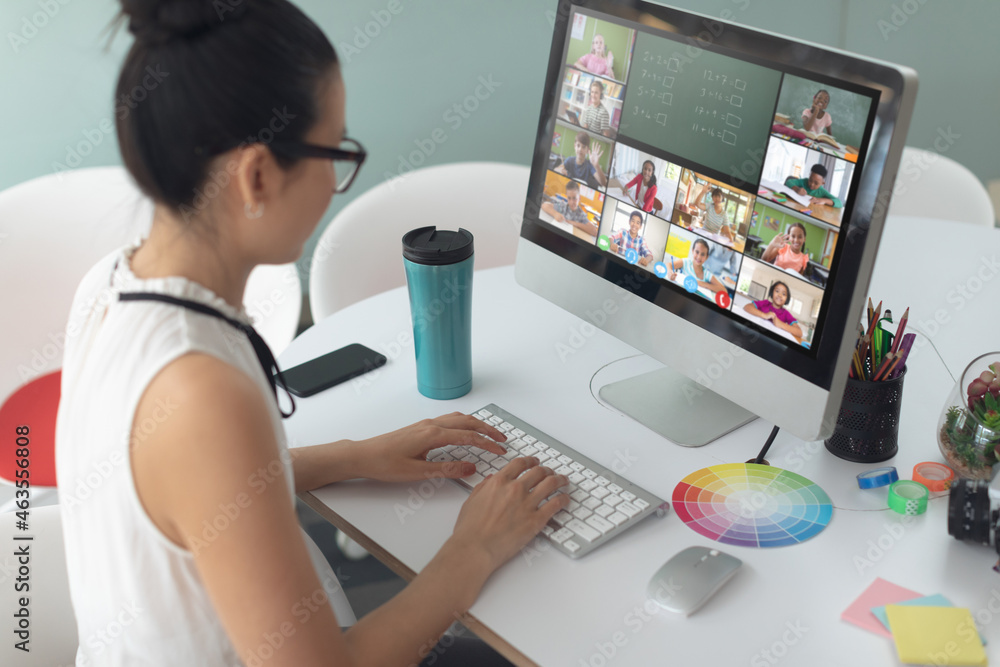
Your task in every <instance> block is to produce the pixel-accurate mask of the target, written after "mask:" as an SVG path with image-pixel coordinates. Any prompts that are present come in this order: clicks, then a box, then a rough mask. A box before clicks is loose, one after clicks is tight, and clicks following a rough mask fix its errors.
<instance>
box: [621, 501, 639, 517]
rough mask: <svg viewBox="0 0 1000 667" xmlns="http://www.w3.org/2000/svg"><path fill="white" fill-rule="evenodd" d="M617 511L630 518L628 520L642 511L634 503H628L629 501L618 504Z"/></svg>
mask: <svg viewBox="0 0 1000 667" xmlns="http://www.w3.org/2000/svg"><path fill="white" fill-rule="evenodd" d="M615 509H616V510H618V511H619V512H621V513H622V514H624V515H626V516H628V518H630V519H631V518H632V517H634V516H635V515H636V514H639V513H640V512H641V511H642V510H640V509H639V508H638V507H636V506H635V505H633V504H632V503H630V502H628V501H627V500H626V501H624V502H621V503H618V506H617V507H616V508H615Z"/></svg>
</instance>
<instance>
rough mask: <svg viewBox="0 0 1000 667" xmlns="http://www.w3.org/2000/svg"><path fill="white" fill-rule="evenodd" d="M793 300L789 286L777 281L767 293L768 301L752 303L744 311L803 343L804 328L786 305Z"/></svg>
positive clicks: (744, 307) (762, 300)
mask: <svg viewBox="0 0 1000 667" xmlns="http://www.w3.org/2000/svg"><path fill="white" fill-rule="evenodd" d="M791 299H792V293H791V292H789V291H788V285H786V284H785V283H783V282H781V281H780V280H776V281H775V282H774V283H772V284H771V289H769V290H768V291H767V298H766V299H761V300H760V301H751V302H750V303H748V304H747V305H745V306H743V310H745V311H746V312H748V313H750V314H751V315H756V316H757V317H761V318H763V319H765V320H767V321H769V322H770V323H771V324H773V325H774V326H775V327H777V328H778V329H781V330H782V331H787V332H788V333H790V334H791V335H792V336H793V337H794V338H795V340H796V342H798V343H801V342H802V327H800V326H799V323H798V320H796V319H795V316H794V315H792V314H791V313H790V312H789V311H788V309H787V308H785V304H786V303H788V302H789V301H790V300H791Z"/></svg>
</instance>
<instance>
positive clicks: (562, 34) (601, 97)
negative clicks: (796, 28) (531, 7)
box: [516, 0, 916, 445]
mask: <svg viewBox="0 0 1000 667" xmlns="http://www.w3.org/2000/svg"><path fill="white" fill-rule="evenodd" d="M915 96H916V73H915V72H913V71H912V70H910V69H907V68H905V67H900V66H897V65H892V64H889V63H884V62H879V61H875V60H871V59H868V58H863V57H860V56H856V55H853V54H849V53H845V52H843V51H839V50H835V49H830V48H826V47H822V46H818V45H815V44H810V43H807V42H803V41H799V40H796V39H792V38H788V37H782V36H779V35H775V34H772V33H768V32H763V31H759V30H753V29H750V28H746V27H742V26H739V25H734V24H732V23H727V22H726V21H723V20H719V19H715V18H712V17H708V16H702V15H698V14H693V13H690V12H686V11H680V10H677V9H672V8H668V7H663V6H659V5H653V4H649V3H646V2H639V1H628V0H626V1H621V2H612V1H610V0H563V1H562V2H560V3H559V5H558V9H557V12H556V14H555V32H554V36H553V42H552V52H551V56H550V60H549V69H548V74H547V76H546V81H545V93H544V97H543V103H542V110H541V117H540V121H539V126H538V137H537V142H536V145H535V154H534V159H533V162H532V171H531V179H530V184H529V189H528V195H527V201H526V205H525V214H524V221H523V224H522V227H521V238H520V239H519V246H518V254H517V264H516V276H517V281H518V282H519V283H520V284H521V285H523V286H525V287H527V288H528V289H530V290H532V291H534V292H536V293H538V294H539V295H541V296H543V297H544V298H546V299H548V300H550V301H552V302H553V303H555V304H556V305H558V306H560V307H562V308H565V309H566V310H569V311H570V312H572V313H575V314H576V315H578V316H580V317H581V318H584V319H586V320H588V321H590V322H591V323H592V324H593V325H594V326H596V327H600V328H602V329H604V330H605V331H607V332H609V333H610V334H612V335H614V336H616V337H618V338H620V339H622V340H623V341H625V342H627V343H629V344H630V345H632V346H634V347H636V348H637V349H639V350H641V351H642V352H644V353H646V354H647V355H649V356H651V357H653V358H654V359H656V360H659V361H660V362H662V363H663V364H664V365H665V366H666V368H665V369H663V370H660V371H656V372H654V373H651V374H648V375H644V376H640V377H635V378H631V379H629V380H627V381H625V382H623V383H620V384H617V385H611V386H608V387H605V388H604V389H603V390H602V392H601V396H602V397H603V398H605V399H606V400H608V401H609V402H611V403H613V404H615V405H616V406H617V407H619V408H620V409H621V410H622V411H623V412H625V413H627V414H630V415H632V416H633V417H635V418H637V419H639V420H640V421H642V422H643V423H646V424H647V425H649V426H650V427H651V428H654V429H655V430H657V431H659V432H661V433H663V434H664V435H665V436H666V437H668V438H669V439H671V440H673V441H674V442H677V443H679V444H684V445H701V444H705V443H706V442H709V441H710V440H712V439H714V438H715V437H718V436H719V435H722V434H724V433H726V432H728V431H729V430H732V429H733V428H735V427H737V426H739V425H741V424H743V423H745V422H746V421H748V420H749V419H752V418H753V417H754V416H760V417H761V418H763V419H766V420H768V421H770V422H772V423H774V424H775V425H777V426H780V427H781V428H783V429H786V430H788V431H790V432H791V433H793V434H794V435H796V436H799V437H801V438H803V439H805V440H818V439H821V438H824V437H826V436H827V435H829V434H830V433H831V432H832V430H833V426H834V424H835V422H836V414H837V409H838V407H839V405H840V399H841V396H842V394H843V389H844V385H845V382H846V378H847V374H848V366H849V364H850V360H851V355H852V351H853V349H854V343H855V341H856V338H857V328H858V323H859V321H860V318H861V312H862V308H863V304H864V301H865V299H866V296H867V289H868V284H869V280H870V277H871V272H872V266H873V264H874V262H875V255H876V251H877V249H878V244H879V238H880V235H881V231H882V225H883V222H884V220H885V215H886V210H887V208H888V202H889V197H890V193H891V191H892V187H893V184H894V181H895V174H896V169H897V166H898V163H899V157H900V153H901V152H902V148H903V142H904V139H905V136H906V130H907V127H908V125H909V119H910V114H911V111H912V108H913V102H914V98H915ZM650 175H651V176H653V177H654V178H655V181H654V180H653V179H650V178H649V176H650Z"/></svg>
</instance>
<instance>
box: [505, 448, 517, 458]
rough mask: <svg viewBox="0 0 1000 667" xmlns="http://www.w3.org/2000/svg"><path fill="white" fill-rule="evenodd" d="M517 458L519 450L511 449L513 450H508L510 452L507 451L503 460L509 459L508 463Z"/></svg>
mask: <svg viewBox="0 0 1000 667" xmlns="http://www.w3.org/2000/svg"><path fill="white" fill-rule="evenodd" d="M517 456H518V453H517V450H516V449H513V448H511V449H508V450H507V451H506V452H505V453H504V455H503V458H505V459H507V460H508V461H510V460H511V459H513V458H517Z"/></svg>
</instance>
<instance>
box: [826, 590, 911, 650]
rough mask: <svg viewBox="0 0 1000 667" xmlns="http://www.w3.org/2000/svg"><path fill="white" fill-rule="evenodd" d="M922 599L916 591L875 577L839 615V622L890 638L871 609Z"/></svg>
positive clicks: (890, 635)
mask: <svg viewBox="0 0 1000 667" xmlns="http://www.w3.org/2000/svg"><path fill="white" fill-rule="evenodd" d="M919 597H923V595H922V594H920V593H917V592H916V591H911V590H910V589H909V588H903V587H902V586H897V585H896V584H893V583H890V582H888V581H886V580H885V579H882V578H881V577H876V579H875V581H873V582H872V583H871V586H869V587H868V588H866V589H865V592H864V593H862V594H861V596H860V597H858V599H857V600H855V601H854V602H852V603H851V606H850V607H848V608H847V609H845V610H844V613H842V614H841V615H840V618H841V620H844V621H847V622H848V623H853V624H854V625H857V626H859V627H861V628H864V629H865V630H868V631H869V632H874V633H875V634H877V635H882V636H883V637H890V638H891V637H892V633H891V632H889V631H888V630H886V629H885V626H884V625H882V623H881V621H879V620H878V617H877V616H875V614H873V613H872V612H871V610H872V607H881V606H883V605H887V604H896V603H897V602H903V601H905V600H913V599H914V598H919Z"/></svg>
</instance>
